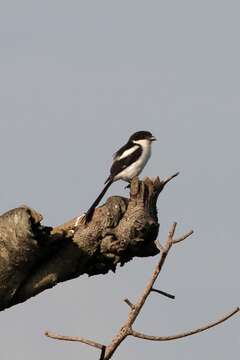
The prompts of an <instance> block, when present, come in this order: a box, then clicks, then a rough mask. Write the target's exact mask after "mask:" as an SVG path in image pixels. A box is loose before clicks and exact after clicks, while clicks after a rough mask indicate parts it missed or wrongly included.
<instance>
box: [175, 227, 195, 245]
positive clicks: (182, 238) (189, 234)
mask: <svg viewBox="0 0 240 360" xmlns="http://www.w3.org/2000/svg"><path fill="white" fill-rule="evenodd" d="M193 232H194V231H193V230H190V231H189V232H188V233H186V234H185V235H183V236H181V237H179V238H178V239H176V240H173V244H177V243H180V242H181V241H183V240H186V239H187V238H188V237H189V236H191V235H192V234H193Z"/></svg>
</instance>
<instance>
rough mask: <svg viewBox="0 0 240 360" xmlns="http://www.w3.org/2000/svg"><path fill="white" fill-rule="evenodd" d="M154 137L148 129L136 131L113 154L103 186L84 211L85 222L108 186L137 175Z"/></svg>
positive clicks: (142, 166) (146, 159) (148, 154)
mask: <svg viewBox="0 0 240 360" xmlns="http://www.w3.org/2000/svg"><path fill="white" fill-rule="evenodd" d="M155 140H156V138H155V137H154V136H153V135H152V133H151V132H150V131H137V132H135V133H134V134H132V135H131V136H130V137H129V139H128V141H127V143H126V144H125V145H123V146H122V147H121V148H120V149H119V150H118V151H117V152H116V153H115V154H114V155H113V163H112V166H111V169H110V175H109V176H108V178H107V179H106V181H105V183H104V185H105V186H104V188H103V190H102V191H101V193H100V194H99V196H98V197H97V199H96V200H95V201H94V203H93V204H92V205H91V206H90V208H89V209H88V211H87V212H86V213H85V223H88V222H90V221H91V219H92V216H93V213H94V210H95V208H96V207H97V205H98V204H99V203H100V201H101V200H102V198H103V196H104V195H105V193H106V192H107V190H108V188H109V187H110V186H111V185H112V183H114V182H115V181H118V180H124V181H127V182H128V183H130V182H131V179H132V178H133V177H135V176H138V175H139V174H140V173H141V171H142V170H143V168H144V167H145V165H146V163H147V161H148V160H149V158H150V156H151V144H152V142H153V141H155Z"/></svg>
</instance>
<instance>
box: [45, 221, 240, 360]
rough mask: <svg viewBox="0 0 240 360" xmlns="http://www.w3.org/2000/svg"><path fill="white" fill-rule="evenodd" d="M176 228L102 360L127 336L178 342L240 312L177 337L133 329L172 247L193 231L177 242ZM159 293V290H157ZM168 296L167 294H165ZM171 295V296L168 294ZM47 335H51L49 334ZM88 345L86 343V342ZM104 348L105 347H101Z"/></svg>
mask: <svg viewBox="0 0 240 360" xmlns="http://www.w3.org/2000/svg"><path fill="white" fill-rule="evenodd" d="M176 227H177V223H176V222H175V223H173V224H172V226H171V227H170V230H169V232H168V237H167V240H166V241H165V243H164V245H163V246H162V247H161V249H162V252H161V253H160V259H159V261H158V264H157V266H156V267H155V270H154V271H153V274H152V276H151V278H150V280H149V282H148V283H147V285H146V287H145V289H144V291H143V293H142V295H141V296H140V298H139V300H138V301H137V303H136V304H132V303H131V302H130V301H129V300H128V299H125V300H124V301H125V302H126V303H127V304H128V305H129V306H130V308H131V310H130V312H129V314H128V319H127V321H126V322H125V324H124V325H123V326H122V327H121V328H120V329H119V331H118V333H117V334H116V335H115V336H114V338H113V339H112V341H111V343H110V344H109V345H108V346H106V347H105V348H104V349H103V348H101V349H102V351H101V357H100V360H109V359H111V357H112V356H113V354H114V352H115V351H116V350H117V348H118V347H119V345H120V344H121V343H122V342H123V341H124V340H125V338H126V337H127V336H133V337H137V338H141V339H145V340H153V341H168V340H176V339H180V338H183V337H187V336H190V335H194V334H197V333H199V332H202V331H205V330H208V329H210V328H212V327H214V326H216V325H218V324H220V323H222V322H224V321H226V320H227V319H229V318H230V317H232V316H233V315H235V314H236V313H238V312H239V308H236V309H234V310H233V311H231V313H229V314H227V315H225V316H224V317H222V318H221V319H219V320H217V321H214V322H212V323H210V324H208V325H205V326H203V327H200V328H198V329H195V330H191V331H187V332H182V333H180V334H177V335H171V336H150V335H146V334H143V333H140V332H137V331H135V330H133V329H132V325H133V324H134V322H135V320H136V318H137V316H138V315H139V313H140V311H141V310H142V308H143V306H144V304H145V302H146V300H147V298H148V296H149V295H150V293H151V292H152V291H156V290H155V289H154V288H153V285H154V283H155V281H156V280H157V277H158V275H159V273H160V271H161V269H162V267H163V265H164V262H165V260H166V257H167V255H168V253H169V251H170V249H171V247H172V245H174V244H177V243H179V242H180V241H184V240H185V239H187V238H188V237H189V236H190V235H191V234H192V233H193V231H192V230H191V231H189V232H188V233H186V234H185V235H183V236H181V237H180V238H178V239H177V240H175V239H174V235H175V232H176ZM157 292H159V290H157ZM164 294H166V293H164ZM167 295H169V294H167ZM47 334H49V333H48V332H47ZM55 338H57V339H60V340H65V337H64V336H59V335H57V337H55ZM69 339H74V340H73V341H81V342H82V338H78V337H73V338H71V337H67V340H69ZM76 339H80V340H76ZM85 343H86V342H85ZM100 346H103V345H100Z"/></svg>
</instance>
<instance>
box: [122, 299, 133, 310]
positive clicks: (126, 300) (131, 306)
mask: <svg viewBox="0 0 240 360" xmlns="http://www.w3.org/2000/svg"><path fill="white" fill-rule="evenodd" d="M124 302H125V303H126V304H127V305H128V306H130V308H131V309H133V308H134V306H135V305H133V304H132V303H131V301H130V300H128V299H124Z"/></svg>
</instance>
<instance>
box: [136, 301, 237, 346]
mask: <svg viewBox="0 0 240 360" xmlns="http://www.w3.org/2000/svg"><path fill="white" fill-rule="evenodd" d="M239 311H240V309H239V307H237V308H236V309H234V310H232V311H231V312H230V313H228V314H226V315H225V316H223V317H221V318H220V319H218V320H216V321H213V322H211V323H209V324H207V325H204V326H202V327H199V328H197V329H195V330H190V331H186V332H182V333H179V334H176V335H170V336H151V335H146V334H143V333H140V332H137V331H134V330H132V333H131V335H132V336H134V337H137V338H140V339H145V340H152V341H169V340H177V339H181V338H184V337H187V336H190V335H194V334H198V333H200V332H202V331H206V330H208V329H211V328H212V327H214V326H217V325H219V324H221V323H223V322H224V321H226V320H228V319H230V317H232V316H233V315H235V314H237V313H238V312H239Z"/></svg>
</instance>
